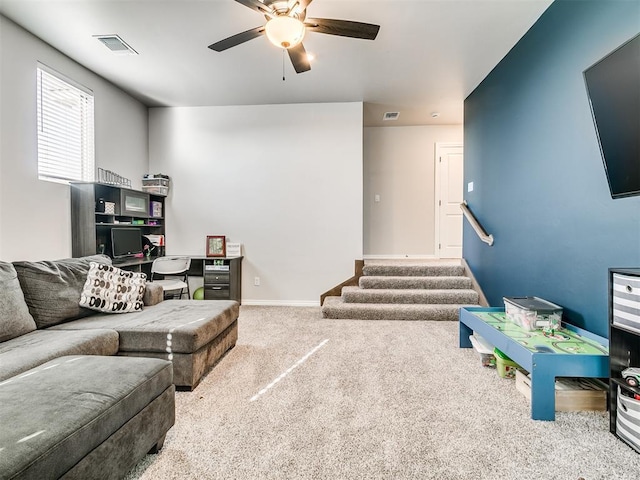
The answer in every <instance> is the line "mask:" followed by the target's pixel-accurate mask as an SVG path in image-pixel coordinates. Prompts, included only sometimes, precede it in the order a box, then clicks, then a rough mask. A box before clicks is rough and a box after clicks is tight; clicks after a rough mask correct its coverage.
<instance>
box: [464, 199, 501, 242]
mask: <svg viewBox="0 0 640 480" xmlns="http://www.w3.org/2000/svg"><path fill="white" fill-rule="evenodd" d="M460 208H461V209H462V213H464V218H466V219H467V221H468V222H469V224H470V225H471V226H472V227H473V230H474V231H475V232H476V235H478V238H480V240H482V241H483V242H484V243H486V244H487V245H489V246H492V245H493V235H489V234H487V231H486V230H485V229H484V227H483V226H482V225H480V222H478V219H477V218H476V216H475V215H474V214H473V212H472V211H471V210H470V209H469V205H467V201H466V200H463V201H462V203H461V204H460Z"/></svg>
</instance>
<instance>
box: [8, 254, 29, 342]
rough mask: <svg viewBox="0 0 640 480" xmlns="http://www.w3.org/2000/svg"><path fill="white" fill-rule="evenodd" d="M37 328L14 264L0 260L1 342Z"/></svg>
mask: <svg viewBox="0 0 640 480" xmlns="http://www.w3.org/2000/svg"><path fill="white" fill-rule="evenodd" d="M35 329H36V323H35V322H34V321H33V317H32V316H31V314H30V313H29V308H28V307H27V304H26V302H25V301H24V295H23V293H22V289H21V288H20V282H19V281H18V275H17V273H16V270H15V268H13V265H11V264H10V263H7V262H0V342H4V341H5V340H10V339H12V338H15V337H19V336H20V335H24V334H25V333H29V332H32V331H34V330H35Z"/></svg>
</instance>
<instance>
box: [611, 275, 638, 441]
mask: <svg viewBox="0 0 640 480" xmlns="http://www.w3.org/2000/svg"><path fill="white" fill-rule="evenodd" d="M638 302H640V268H610V269H609V402H610V403H609V412H610V417H609V430H610V431H611V433H613V434H614V435H616V436H617V437H618V438H620V439H621V440H623V441H624V442H626V443H627V444H629V445H630V446H631V447H632V448H634V449H635V450H636V451H638V452H640V416H639V415H640V388H637V387H632V386H630V385H628V384H627V383H626V382H625V381H624V380H623V379H622V371H623V370H624V369H626V368H628V367H640V307H638V308H636V307H634V303H635V304H638Z"/></svg>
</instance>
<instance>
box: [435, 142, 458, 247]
mask: <svg viewBox="0 0 640 480" xmlns="http://www.w3.org/2000/svg"><path fill="white" fill-rule="evenodd" d="M462 154H463V149H462V145H445V144H440V145H437V146H436V156H437V159H436V160H437V163H436V166H437V169H438V172H437V175H436V179H437V182H438V187H439V188H436V195H438V198H436V209H437V212H436V216H437V223H438V229H437V232H438V235H437V237H438V238H436V253H437V255H438V256H439V257H440V258H462V210H461V209H460V204H461V203H462V200H463V183H464V176H463V174H464V162H463V155H462Z"/></svg>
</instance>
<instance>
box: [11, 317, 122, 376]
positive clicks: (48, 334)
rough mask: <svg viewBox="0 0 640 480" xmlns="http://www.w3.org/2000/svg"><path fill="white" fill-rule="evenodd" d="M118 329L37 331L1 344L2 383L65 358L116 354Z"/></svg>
mask: <svg viewBox="0 0 640 480" xmlns="http://www.w3.org/2000/svg"><path fill="white" fill-rule="evenodd" d="M116 353H118V332H116V331H115V330H101V329H95V330H77V331H74V330H72V331H67V330H59V331H56V330H36V331H33V332H30V333H27V334H26V335H21V336H19V337H16V338H13V339H11V340H8V341H6V342H2V343H0V381H3V380H6V379H7V378H9V377H12V376H14V375H18V374H20V373H22V372H25V371H27V370H29V369H30V368H33V367H37V366H38V365H41V364H43V363H45V362H48V361H49V360H52V359H54V358H56V357H61V356H63V355H115V354H116Z"/></svg>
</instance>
